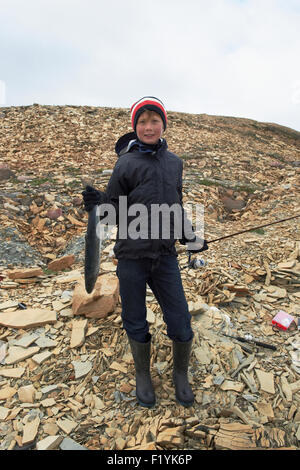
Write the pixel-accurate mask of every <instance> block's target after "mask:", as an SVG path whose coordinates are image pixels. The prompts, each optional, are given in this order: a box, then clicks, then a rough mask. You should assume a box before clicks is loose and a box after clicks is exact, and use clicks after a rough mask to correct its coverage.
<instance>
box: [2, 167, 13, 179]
mask: <svg viewBox="0 0 300 470" xmlns="http://www.w3.org/2000/svg"><path fill="white" fill-rule="evenodd" d="M13 176H15V174H14V172H13V171H11V170H10V169H9V167H8V166H7V165H6V164H1V165H0V181H2V180H9V178H12V177H13Z"/></svg>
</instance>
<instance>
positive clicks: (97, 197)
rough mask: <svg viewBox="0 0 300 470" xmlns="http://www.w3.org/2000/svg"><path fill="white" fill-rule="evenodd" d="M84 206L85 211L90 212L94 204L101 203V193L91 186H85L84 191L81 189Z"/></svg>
mask: <svg viewBox="0 0 300 470" xmlns="http://www.w3.org/2000/svg"><path fill="white" fill-rule="evenodd" d="M81 194H82V196H83V202H84V208H85V210H86V211H87V212H90V211H91V210H92V209H93V207H94V206H96V205H98V204H101V202H102V199H103V197H102V193H101V191H98V190H97V189H95V188H93V187H92V186H86V188H85V191H82V193H81Z"/></svg>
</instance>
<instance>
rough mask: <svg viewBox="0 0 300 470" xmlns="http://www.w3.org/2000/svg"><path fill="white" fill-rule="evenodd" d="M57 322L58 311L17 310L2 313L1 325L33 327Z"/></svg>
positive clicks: (39, 309) (40, 309)
mask: <svg viewBox="0 0 300 470" xmlns="http://www.w3.org/2000/svg"><path fill="white" fill-rule="evenodd" d="M55 322H56V312H54V311H53V310H48V309H42V308H38V309H34V308H29V309H27V310H16V311H15V312H9V313H0V325H2V326H6V327H8V328H22V329H23V328H24V329H25V328H32V327H34V326H41V325H45V324H48V323H55Z"/></svg>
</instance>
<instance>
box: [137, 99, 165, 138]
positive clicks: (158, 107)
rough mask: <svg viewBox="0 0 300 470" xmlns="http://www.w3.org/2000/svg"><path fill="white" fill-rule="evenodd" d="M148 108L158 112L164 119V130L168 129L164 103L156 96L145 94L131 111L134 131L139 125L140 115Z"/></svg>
mask: <svg viewBox="0 0 300 470" xmlns="http://www.w3.org/2000/svg"><path fill="white" fill-rule="evenodd" d="M146 110H148V111H155V112H156V113H158V114H159V115H160V117H161V118H162V120H163V124H164V130H166V127H167V113H166V110H165V107H164V105H163V103H162V102H161V101H160V100H159V99H158V98H155V97H154V96H144V97H143V98H141V99H140V100H139V101H137V102H136V103H134V104H133V105H132V107H131V110H130V111H131V124H132V127H133V129H134V131H136V125H137V121H138V118H139V116H140V115H141V114H142V113H143V112H144V111H146Z"/></svg>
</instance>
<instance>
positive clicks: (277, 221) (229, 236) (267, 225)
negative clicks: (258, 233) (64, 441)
mask: <svg viewBox="0 0 300 470" xmlns="http://www.w3.org/2000/svg"><path fill="white" fill-rule="evenodd" d="M297 217H300V214H298V215H293V216H292V217H287V218H286V219H282V220H276V221H275V222H271V223H269V224H264V225H258V226H257V227H251V228H247V229H246V230H242V231H241V232H236V233H231V234H230V235H224V236H223V237H220V238H214V239H213V240H207V243H214V242H218V241H219V240H224V239H225V238H231V237H235V236H236V235H240V234H241V233H246V232H251V230H257V229H259V228H264V227H269V226H270V225H275V224H279V223H281V222H285V221H286V220H291V219H296V218H297Z"/></svg>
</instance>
